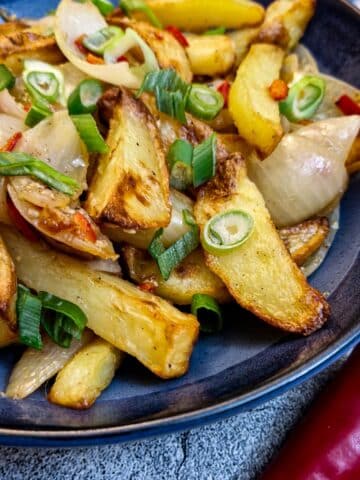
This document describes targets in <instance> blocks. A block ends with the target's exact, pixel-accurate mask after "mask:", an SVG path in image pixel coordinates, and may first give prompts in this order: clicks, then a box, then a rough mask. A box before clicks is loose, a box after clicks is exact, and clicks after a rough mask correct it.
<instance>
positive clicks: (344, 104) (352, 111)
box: [335, 95, 360, 115]
mask: <svg viewBox="0 0 360 480" xmlns="http://www.w3.org/2000/svg"><path fill="white" fill-rule="evenodd" d="M335 105H336V106H337V107H338V108H339V109H340V110H341V111H342V112H343V114H344V115H360V105H359V104H358V103H356V102H355V100H353V99H352V98H351V97H349V96H348V95H342V96H341V97H340V98H339V100H337V101H336V102H335Z"/></svg>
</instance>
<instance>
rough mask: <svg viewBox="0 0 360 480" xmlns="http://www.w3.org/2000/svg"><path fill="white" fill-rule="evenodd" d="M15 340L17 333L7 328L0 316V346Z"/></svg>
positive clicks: (2, 346) (5, 345)
mask: <svg viewBox="0 0 360 480" xmlns="http://www.w3.org/2000/svg"><path fill="white" fill-rule="evenodd" d="M16 340H17V334H16V333H15V332H14V331H13V330H11V329H10V328H9V325H8V323H7V322H6V320H4V319H3V318H2V317H1V316H0V348H4V347H7V346H8V345H11V344H12V343H15V342H16Z"/></svg>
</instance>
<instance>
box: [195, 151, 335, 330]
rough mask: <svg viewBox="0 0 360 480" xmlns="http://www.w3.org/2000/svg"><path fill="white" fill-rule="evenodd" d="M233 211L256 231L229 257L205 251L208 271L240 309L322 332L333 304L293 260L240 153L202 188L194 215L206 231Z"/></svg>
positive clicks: (294, 327) (285, 325) (280, 324)
mask: <svg viewBox="0 0 360 480" xmlns="http://www.w3.org/2000/svg"><path fill="white" fill-rule="evenodd" d="M233 209H234V210H236V209H241V210H244V211H246V212H248V213H249V214H250V215H252V217H253V219H254V231H253V233H252V235H251V236H250V238H249V239H248V240H247V241H246V242H245V243H244V244H243V245H241V246H240V247H239V248H237V249H236V250H234V251H233V252H230V253H228V254H227V255H223V256H216V255H212V254H210V253H205V258H206V264H207V265H208V267H209V268H210V270H212V271H213V272H214V273H216V274H217V275H218V276H219V277H220V278H221V279H222V281H223V282H224V283H225V285H226V286H227V287H228V289H229V291H230V293H231V295H232V296H233V297H234V298H235V300H236V301H237V302H238V303H239V304H240V305H241V306H242V307H244V308H246V309H248V310H250V311H251V312H253V313H254V314H255V315H256V316H257V317H259V318H261V319H263V320H265V321H266V322H268V323H270V324H271V325H273V326H275V327H278V328H280V329H282V330H286V331H288V332H294V333H301V334H303V335H309V334H310V333H312V332H313V331H315V330H317V329H318V328H320V327H321V326H322V325H323V324H324V322H325V321H326V319H327V317H328V315H329V305H328V304H327V302H326V300H325V299H324V297H323V296H322V295H321V293H320V292H318V291H317V290H315V289H314V288H312V287H310V286H309V284H308V283H307V281H306V279H305V277H304V275H303V274H302V272H301V271H300V270H299V268H298V267H297V265H296V264H295V263H294V262H293V260H292V259H291V257H290V255H289V253H288V252H287V250H286V248H285V245H284V243H283V242H282V241H281V239H280V237H279V235H278V233H277V231H276V229H275V227H274V225H273V223H272V221H271V218H270V214H269V212H268V210H267V209H266V206H265V202H264V200H263V198H262V195H261V194H260V192H259V190H258V189H257V187H256V186H255V184H254V183H252V182H251V181H250V180H249V178H248V177H247V174H246V166H245V162H244V160H243V159H242V157H241V156H240V155H239V154H233V155H231V156H230V157H229V158H228V159H227V160H226V161H223V162H220V164H218V171H217V174H216V176H215V177H214V178H213V179H212V180H211V181H210V182H208V183H207V184H206V185H205V186H204V187H203V188H201V189H200V192H199V195H198V199H197V202H196V204H195V209H194V213H195V218H196V221H197V223H198V225H199V226H200V229H201V231H202V232H203V229H204V226H205V224H206V222H207V221H208V220H209V218H211V217H213V216H214V215H216V214H217V213H219V212H225V211H227V210H233Z"/></svg>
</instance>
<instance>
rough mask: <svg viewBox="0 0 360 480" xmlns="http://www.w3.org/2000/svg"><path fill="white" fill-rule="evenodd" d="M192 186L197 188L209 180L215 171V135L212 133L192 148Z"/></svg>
mask: <svg viewBox="0 0 360 480" xmlns="http://www.w3.org/2000/svg"><path fill="white" fill-rule="evenodd" d="M192 164H193V184H194V187H195V188H197V187H199V186H200V185H202V184H203V183H205V182H207V181H208V180H210V178H212V177H213V176H214V175H215V171H216V135H215V134H214V133H213V134H212V135H211V136H210V137H209V138H207V139H206V140H205V141H204V142H202V143H200V144H199V145H197V146H196V147H195V148H194V154H193V162H192Z"/></svg>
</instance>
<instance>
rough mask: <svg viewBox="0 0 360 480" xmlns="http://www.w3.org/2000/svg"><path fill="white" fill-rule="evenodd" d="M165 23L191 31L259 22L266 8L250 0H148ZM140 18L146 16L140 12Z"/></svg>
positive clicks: (234, 26) (138, 15) (236, 26)
mask: <svg viewBox="0 0 360 480" xmlns="http://www.w3.org/2000/svg"><path fill="white" fill-rule="evenodd" d="M147 4H148V5H149V7H150V8H151V9H152V10H153V12H154V13H155V14H156V16H157V17H158V18H159V20H160V21H161V22H162V23H163V24H164V25H175V26H176V27H178V28H180V29H182V30H185V31H188V32H201V31H204V30H207V29H208V28H210V27H216V26H219V25H222V26H224V27H226V28H229V29H230V28H240V27H242V26H244V25H256V24H258V23H260V22H261V21H262V20H263V18H264V8H263V7H262V6H261V5H259V4H258V3H255V2H251V1H248V0H223V1H222V2H219V1H218V0H149V1H148V2H147ZM136 16H137V17H138V18H142V19H143V18H145V17H144V15H143V14H140V13H139V14H137V15H136Z"/></svg>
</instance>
